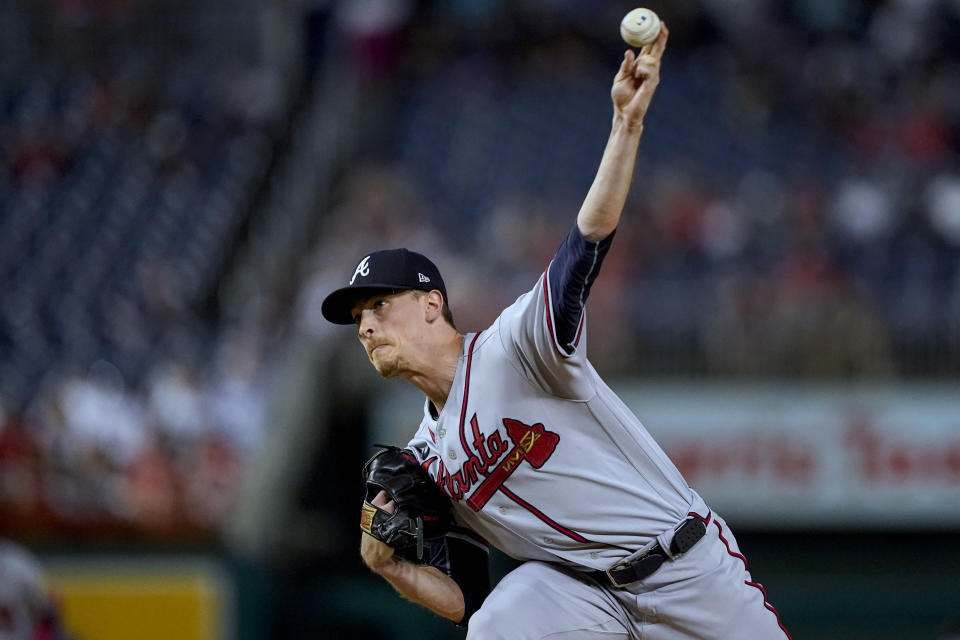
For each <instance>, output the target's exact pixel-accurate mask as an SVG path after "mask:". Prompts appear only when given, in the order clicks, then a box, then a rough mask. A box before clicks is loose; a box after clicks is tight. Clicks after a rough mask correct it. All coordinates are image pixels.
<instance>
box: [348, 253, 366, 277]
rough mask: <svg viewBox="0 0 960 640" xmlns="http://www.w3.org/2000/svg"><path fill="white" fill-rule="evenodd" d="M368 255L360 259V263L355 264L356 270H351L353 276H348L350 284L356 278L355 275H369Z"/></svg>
mask: <svg viewBox="0 0 960 640" xmlns="http://www.w3.org/2000/svg"><path fill="white" fill-rule="evenodd" d="M369 262H370V256H367V257H366V258H364V259H363V260H361V261H360V264H358V265H357V270H356V271H354V272H353V277H352V278H350V284H353V281H354V280H356V279H357V276H368V275H370V264H369Z"/></svg>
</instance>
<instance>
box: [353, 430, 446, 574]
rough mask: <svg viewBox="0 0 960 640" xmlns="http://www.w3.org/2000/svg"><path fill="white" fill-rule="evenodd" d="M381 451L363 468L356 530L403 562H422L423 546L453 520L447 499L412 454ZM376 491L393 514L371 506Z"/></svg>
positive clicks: (395, 448) (389, 448) (391, 449)
mask: <svg viewBox="0 0 960 640" xmlns="http://www.w3.org/2000/svg"><path fill="white" fill-rule="evenodd" d="M377 446H379V447H384V449H383V451H380V452H379V453H377V454H376V455H374V456H373V457H372V458H370V459H369V460H367V463H366V464H364V465H363V481H364V485H365V486H364V491H365V494H364V500H363V511H361V514H360V528H361V529H362V530H363V531H366V532H367V533H369V534H370V535H372V536H373V537H374V538H376V539H377V540H380V541H381V542H383V543H385V544H387V545H389V546H391V547H393V548H394V550H395V552H397V553H399V554H400V555H401V556H402V557H405V558H407V559H411V560H413V559H416V560H422V559H423V543H424V541H425V540H428V541H429V540H433V539H435V538H439V537H442V536H443V535H444V534H446V533H447V531H449V529H450V523H451V522H452V520H453V516H452V514H451V504H450V499H449V498H448V497H447V496H446V494H445V493H443V491H441V490H440V488H439V487H438V486H437V485H436V483H434V481H433V479H432V478H431V477H430V476H429V474H427V472H426V471H424V470H423V469H422V468H421V467H420V463H418V462H417V459H416V458H415V457H414V456H413V454H412V453H410V452H409V451H407V450H405V449H400V448H398V447H390V446H386V445H377ZM380 491H385V492H386V493H387V495H388V496H390V499H391V500H393V503H394V506H395V509H394V511H393V513H390V512H388V511H384V510H383V509H381V508H380V507H377V506H374V505H373V504H371V501H372V500H373V499H374V498H375V497H376V495H377V494H378V493H380Z"/></svg>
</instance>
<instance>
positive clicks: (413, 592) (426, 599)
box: [377, 558, 465, 622]
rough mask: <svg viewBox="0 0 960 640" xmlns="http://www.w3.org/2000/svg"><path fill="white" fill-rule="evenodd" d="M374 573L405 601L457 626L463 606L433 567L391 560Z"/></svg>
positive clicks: (446, 579) (449, 583) (454, 586)
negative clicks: (415, 604) (455, 623)
mask: <svg viewBox="0 0 960 640" xmlns="http://www.w3.org/2000/svg"><path fill="white" fill-rule="evenodd" d="M377 573H379V574H380V575H381V576H383V578H384V579H385V580H386V581H387V582H389V583H390V584H391V585H393V588H394V589H396V590H397V592H398V593H399V594H400V595H401V596H403V597H404V598H406V599H407V600H410V601H411V602H415V603H417V604H419V605H421V606H424V607H426V608H427V609H430V611H433V612H434V613H436V614H437V615H440V616H443V617H444V618H447V619H449V620H452V621H453V622H460V619H461V618H463V613H464V607H465V605H464V599H463V593H462V592H461V591H460V587H459V586H458V585H457V583H456V582H455V581H454V580H453V578H451V577H450V576H448V575H446V574H445V573H443V572H442V571H440V570H439V569H437V568H436V567H432V566H430V565H416V564H413V563H412V562H407V561H406V560H399V559H396V558H395V559H394V560H393V561H392V562H390V563H388V564H386V565H384V566H382V567H380V568H379V569H378V571H377Z"/></svg>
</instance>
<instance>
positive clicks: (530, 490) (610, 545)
mask: <svg viewBox="0 0 960 640" xmlns="http://www.w3.org/2000/svg"><path fill="white" fill-rule="evenodd" d="M550 295H551V292H550V287H549V284H548V281H547V277H546V273H545V274H544V275H543V277H541V278H540V279H539V281H538V282H537V284H536V285H535V286H534V287H533V289H532V290H531V291H530V292H528V293H526V294H524V295H523V296H521V297H520V298H519V299H517V301H516V302H515V303H514V304H512V305H511V306H510V307H508V308H507V309H505V310H504V311H503V313H501V315H500V317H499V318H497V320H496V321H495V322H494V323H493V325H492V326H491V327H490V328H489V329H487V330H485V331H482V332H480V333H475V334H468V335H467V336H466V337H465V339H464V342H463V351H462V353H461V355H460V361H459V363H458V365H457V372H456V376H455V378H454V381H453V387H452V388H451V390H450V395H449V397H448V398H447V402H446V405H445V406H444V408H443V411H441V413H440V415H439V416H436V417H434V416H433V415H432V411H431V409H432V407H431V405H430V404H429V402H427V404H426V407H425V410H424V418H423V422H422V423H421V425H420V428H419V430H418V431H417V433H416V435H415V437H414V438H413V439H412V440H411V441H410V444H409V447H410V448H411V449H413V450H414V451H415V452H417V455H418V457H419V458H420V460H421V462H422V464H423V466H424V469H426V470H427V471H428V472H429V473H430V475H431V476H432V477H434V478H435V479H436V480H437V481H438V484H439V485H440V486H441V487H442V488H443V489H444V490H445V491H446V493H447V494H448V495H449V496H450V497H451V499H452V500H453V503H454V509H455V512H456V514H457V516H458V517H459V519H460V520H461V521H462V522H463V523H464V524H466V525H468V526H469V527H470V528H471V529H473V530H474V531H476V532H477V533H479V534H481V535H483V536H484V537H485V538H487V539H488V540H489V541H490V542H491V543H492V544H493V545H494V546H495V547H497V548H498V549H500V550H501V551H503V552H504V553H507V554H508V555H510V556H512V557H514V558H518V559H524V560H531V559H537V560H547V561H557V560H562V561H564V562H567V563H572V564H575V565H579V566H581V567H584V568H592V569H605V568H607V567H609V566H610V565H612V564H613V563H614V562H616V561H617V560H619V559H621V558H623V557H624V556H625V555H627V554H629V553H630V552H632V551H633V550H635V549H639V548H641V547H643V546H644V545H646V544H647V543H648V542H650V540H651V539H653V538H654V537H656V536H657V535H658V534H660V533H661V532H663V531H664V530H666V529H669V528H671V527H673V526H674V525H675V524H676V523H677V522H678V521H679V520H680V519H682V518H683V517H685V516H686V515H687V513H688V512H689V511H690V506H691V504H693V503H695V502H696V501H697V498H696V494H695V493H694V492H693V491H692V490H691V489H690V487H689V486H687V483H686V482H685V481H684V479H683V477H682V476H681V475H680V473H679V472H678V471H677V469H676V467H675V466H674V465H673V463H671V462H670V460H669V458H667V456H666V454H665V453H664V452H663V450H662V449H661V448H660V447H659V446H658V445H657V443H656V442H654V440H653V438H651V436H650V434H649V433H647V430H646V429H645V428H644V427H643V425H642V424H641V423H640V421H639V420H638V419H637V418H636V416H634V414H633V413H632V412H631V411H630V410H629V409H628V408H627V407H626V406H625V405H624V404H623V402H621V401H620V399H619V398H618V397H617V396H616V395H615V394H614V393H613V392H612V391H611V390H610V388H609V387H608V386H607V385H606V384H605V383H604V382H603V380H601V379H600V376H599V375H598V374H597V372H596V371H595V370H594V368H593V367H592V366H591V365H590V363H589V362H588V361H587V358H586V335H585V330H584V329H585V327H584V326H583V325H584V324H585V322H586V320H585V319H581V326H580V335H579V340H578V342H577V343H576V344H575V346H574V349H573V350H572V352H571V353H569V354H568V353H566V352H565V351H564V349H563V347H562V346H561V345H560V344H559V343H558V342H557V338H556V336H555V335H554V333H553V329H552V327H553V326H554V324H555V323H554V322H553V321H552V318H551V317H550V316H551V313H552V311H551V305H550ZM585 454H587V455H585Z"/></svg>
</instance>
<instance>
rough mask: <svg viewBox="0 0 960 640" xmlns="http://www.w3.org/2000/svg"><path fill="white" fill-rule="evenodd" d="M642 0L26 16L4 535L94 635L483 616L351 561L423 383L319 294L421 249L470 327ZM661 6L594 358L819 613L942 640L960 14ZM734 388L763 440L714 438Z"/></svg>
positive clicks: (959, 319)
mask: <svg viewBox="0 0 960 640" xmlns="http://www.w3.org/2000/svg"><path fill="white" fill-rule="evenodd" d="M632 6H633V5H632V4H631V3H625V2H620V1H616V2H600V1H598V0H594V1H588V0H579V1H578V0H566V1H561V0H556V1H545V0H540V1H538V0H523V1H518V2H507V1H506V0H451V1H449V2H440V1H436V2H414V1H413V0H349V1H347V0H344V1H342V2H337V1H335V0H330V1H324V0H299V1H294V0H287V1H284V0H272V1H270V0H205V1H200V2H198V1H195V2H185V1H179V0H99V1H98V0H43V1H31V0H8V1H6V2H4V3H3V5H2V7H0V36H2V37H0V147H2V158H0V160H2V162H0V286H2V291H3V295H2V298H0V537H5V538H8V539H13V540H16V541H19V542H20V543H22V544H24V545H25V546H26V547H28V548H29V549H30V550H31V551H32V552H33V553H34V554H35V555H36V557H37V558H38V559H39V560H40V562H41V564H42V566H43V567H44V570H45V571H46V573H47V575H48V577H49V578H50V581H51V585H52V589H53V591H54V593H55V594H56V595H57V597H58V598H59V602H60V606H61V609H62V613H63V616H64V618H65V621H66V624H67V627H68V629H70V630H71V632H72V633H73V634H74V636H75V637H77V638H79V639H81V640H97V639H98V638H104V639H110V638H129V637H138V638H151V637H183V638H192V637H196V638H237V639H240V640H248V639H249V640H253V639H254V638H279V637H288V638H289V637H293V638H300V637H304V638H306V637H361V636H362V637H367V638H415V637H416V638H422V637H431V638H447V637H449V638H456V637H462V635H463V634H462V633H461V632H459V631H457V630H456V629H454V628H453V627H452V626H451V625H449V624H447V623H445V622H443V621H440V620H437V619H434V618H432V617H431V616H430V614H427V613H425V612H421V611H420V610H418V609H417V608H416V607H414V606H413V605H409V604H407V603H404V602H402V601H400V600H399V599H398V598H396V597H395V596H394V595H393V594H392V591H391V590H390V588H389V587H388V586H387V585H385V584H384V583H382V581H380V580H378V579H376V578H375V577H373V576H371V575H370V574H369V573H368V572H366V571H364V570H363V568H362V566H361V563H360V561H359V557H358V553H357V551H356V549H357V532H356V527H355V519H356V505H357V499H358V496H359V487H358V486H357V482H358V475H357V474H358V469H359V466H360V463H361V462H362V460H363V459H365V457H366V456H367V455H368V454H369V452H370V451H371V445H370V443H371V442H373V441H374V435H379V436H381V437H387V438H391V439H392V441H395V442H401V441H403V435H402V434H403V433H405V432H407V431H408V430H410V429H412V428H413V427H414V426H415V421H416V420H417V412H418V411H419V407H418V406H417V405H418V401H417V399H416V398H411V397H410V395H409V394H408V393H406V392H405V391H404V390H403V389H401V388H400V386H401V385H400V383H397V384H391V383H382V382H380V381H379V380H378V379H376V376H375V375H374V374H373V373H372V372H371V371H369V366H368V365H367V364H366V362H365V361H364V359H363V356H362V353H361V352H360V350H359V349H357V348H356V346H355V345H354V344H353V343H352V337H351V332H350V331H349V330H338V329H336V328H334V327H331V326H327V325H325V324H324V323H323V321H322V319H321V318H320V316H319V300H321V299H322V296H323V295H324V293H325V292H326V291H327V290H329V289H330V288H331V287H332V286H333V285H334V284H339V283H340V281H342V280H343V279H344V277H345V274H346V275H349V274H347V273H346V270H347V269H348V268H349V265H352V264H354V263H355V262H356V260H357V259H358V258H359V257H361V256H362V255H364V254H365V253H366V252H367V251H368V250H370V249H374V248H379V247H384V246H400V245H405V246H408V247H411V248H416V249H420V250H423V251H425V252H427V253H429V254H430V255H432V256H435V259H436V262H437V263H438V264H439V266H440V268H441V270H442V271H443V273H444V274H445V279H446V280H447V282H448V287H449V289H450V298H451V306H452V309H453V311H454V314H455V316H456V317H457V320H458V324H459V326H460V328H461V329H462V330H468V331H469V330H477V329H480V328H482V327H484V326H486V323H488V322H489V321H490V320H492V318H494V317H495V315H496V313H497V311H498V310H499V309H500V308H502V306H504V305H505V304H507V303H509V302H510V301H511V300H512V299H513V297H515V296H516V295H517V294H518V293H519V292H521V291H522V290H524V289H525V288H526V287H527V286H528V284H529V283H530V282H532V281H533V279H534V278H536V276H537V274H538V273H539V272H540V271H541V270H542V268H543V265H544V264H545V261H546V260H547V259H548V258H549V256H550V255H551V254H552V252H553V250H554V248H555V246H556V245H557V243H558V242H559V241H560V239H561V238H562V236H563V234H564V233H565V231H566V229H567V228H568V225H569V224H570V223H571V221H572V220H573V217H574V215H575V212H576V210H577V209H578V207H579V204H580V200H581V199H582V197H583V195H584V194H585V192H586V189H587V187H588V186H589V182H590V180H591V179H592V176H593V173H594V171H595V168H596V164H597V162H598V160H599V155H600V152H601V151H602V146H603V143H604V141H605V138H606V133H607V127H608V123H609V120H608V118H609V115H610V106H609V98H608V90H609V82H610V78H611V73H612V72H613V71H614V70H615V66H616V63H617V61H618V60H619V58H620V55H621V53H622V50H623V45H622V43H621V42H620V40H619V37H618V34H617V25H618V23H619V19H620V17H621V16H622V15H623V14H624V13H625V12H626V11H627V10H628V9H629V8H631V7H632ZM647 6H650V7H651V8H653V9H655V10H656V11H657V12H658V13H659V14H660V15H661V16H662V17H663V18H664V19H665V20H666V21H667V22H668V24H669V25H670V26H671V31H672V33H671V41H670V46H669V49H668V53H667V57H666V60H665V62H664V68H663V81H662V84H661V86H660V88H659V90H658V94H657V97H656V99H655V101H654V105H653V107H652V109H651V112H650V114H649V116H648V119H647V125H646V131H645V136H644V140H643V143H642V145H641V152H640V161H639V165H638V170H637V179H636V181H635V183H634V184H635V186H634V189H633V192H632V194H631V198H630V201H629V203H628V205H627V210H626V213H625V218H624V223H623V224H622V226H621V229H620V231H619V232H618V237H617V241H616V243H615V246H614V250H613V251H612V253H611V256H610V259H609V260H608V264H607V265H605V274H604V278H602V279H601V280H600V281H599V282H598V283H597V285H596V287H595V290H594V294H593V296H592V298H591V305H590V316H591V318H593V322H592V325H591V329H590V335H589V340H590V350H591V354H592V356H591V358H592V360H593V361H594V363H595V365H596V366H597V368H598V369H599V370H600V371H601V372H602V373H604V374H605V375H606V376H607V377H608V378H610V379H611V380H613V381H614V384H615V386H617V387H618V388H620V389H622V390H623V392H624V395H625V397H630V398H633V399H635V400H636V404H635V405H634V409H635V411H636V412H637V413H638V415H640V417H641V419H643V420H644V421H645V423H647V424H648V426H649V427H650V428H651V431H653V432H654V433H655V434H656V435H657V436H658V437H662V438H664V439H666V440H667V441H669V442H670V444H671V447H673V448H671V447H668V451H670V453H671V455H674V453H675V452H681V453H683V454H684V456H685V457H682V459H678V464H680V465H681V467H683V468H684V469H685V471H687V472H688V477H691V476H692V480H691V481H692V482H693V484H694V485H695V486H696V487H697V488H698V489H701V490H702V491H703V492H704V493H705V494H706V495H707V497H708V500H709V499H711V491H714V492H716V496H715V500H712V502H713V503H714V505H715V506H717V508H718V509H719V510H720V511H723V512H724V513H725V514H728V515H727V519H728V520H729V521H730V522H731V523H732V524H733V525H734V526H735V527H736V528H737V531H738V537H739V538H740V541H741V546H742V547H743V549H744V550H745V552H746V554H747V556H748V557H749V558H750V560H751V569H753V571H754V577H755V579H757V580H759V581H760V582H762V583H764V584H765V585H766V587H767V589H768V592H769V593H770V595H771V600H772V602H773V603H774V604H775V605H776V606H777V607H778V609H779V611H780V612H781V614H782V616H783V619H784V622H785V624H786V625H787V626H788V628H790V629H791V631H792V632H793V635H794V637H795V638H838V637H843V638H867V637H869V638H934V637H939V638H947V637H955V636H953V635H950V634H951V633H956V625H957V620H956V616H957V615H958V612H960V590H958V589H957V584H958V579H960V543H958V542H957V538H958V536H957V533H958V531H960V428H958V427H960V389H958V386H957V376H958V375H960V165H958V160H960V157H958V150H960V137H958V134H960V64H958V61H960V56H958V49H960V5H958V3H956V2H952V1H949V0H941V1H938V0H887V1H885V2H877V3H872V2H863V1H857V0H830V1H829V2H824V1H818V0H791V1H788V2H774V1H773V0H737V1H736V2H733V1H728V0H698V1H694V0H683V1H673V2H660V1H654V0H651V1H650V2H649V3H648V5H647ZM851 399H852V400H851ZM850 403H852V405H851V404H850ZM811 407H813V408H814V409H811ZM406 411H412V413H408V412H406ZM678 411H679V413H678ZM684 411H685V412H686V413H684ZM716 413H722V414H723V415H738V416H740V417H741V419H742V423H741V424H739V425H738V424H730V425H726V426H725V427H724V429H727V431H724V433H733V434H734V435H737V436H738V437H739V438H741V441H742V442H748V443H747V444H746V445H737V446H736V447H733V448H731V449H729V450H725V453H724V455H725V456H726V457H723V456H720V457H714V458H710V457H709V456H707V457H706V458H704V456H705V455H706V454H705V453H704V452H703V451H702V450H698V452H696V451H695V452H694V453H690V452H691V451H692V449H691V448H690V447H691V443H696V442H697V441H698V439H701V438H703V439H704V441H705V442H710V437H711V434H712V433H715V432H714V431H711V430H710V421H709V417H710V416H711V414H716ZM811 415H812V416H813V417H811ZM864 415H866V416H867V417H866V418H864V417H863V416H864ZM851 416H853V417H851ZM890 416H894V418H890V419H888V418H889V417H890ZM854 419H857V420H860V421H859V422H857V424H856V425H854V426H851V427H849V429H848V425H847V422H849V421H851V420H854ZM864 420H865V422H864ZM891 420H892V421H891ZM658 425H659V428H660V429H661V430H663V432H662V434H661V432H660V431H658ZM664 425H671V426H673V425H675V426H676V430H675V431H674V430H673V429H672V427H671V429H664ZM745 425H746V426H745ZM685 429H686V431H685ZM850 429H853V431H851V430H850ZM856 429H859V430H856ZM678 434H679V435H678ZM751 434H753V440H750V436H751ZM851 434H854V435H851ZM856 434H859V436H858V435H856ZM863 434H866V436H864V435H863ZM671 438H679V440H677V441H676V442H674V441H673V440H671ZM851 438H852V439H854V440H855V442H853V444H851ZM856 438H860V439H859V440H857V439H856ZM757 441H762V442H763V443H764V444H763V445H762V446H759V445H758V446H754V445H751V444H749V442H754V443H755V442H757ZM864 442H865V443H867V444H862V443H864ZM858 443H860V444H858ZM743 447H746V448H745V449H744V448H743ZM858 447H860V448H858ZM845 451H846V453H844V452H845ZM691 456H693V457H691ZM771 461H772V462H771ZM821 467H822V468H829V469H831V470H832V471H831V472H830V474H826V475H824V474H820V475H817V473H816V470H817V469H819V468H821ZM811 468H812V469H813V471H811ZM831 474H832V475H831ZM758 495H759V497H757V496H758ZM838 496H839V497H838ZM841 498H842V499H841ZM717 503H719V504H717ZM494 564H495V566H494V568H495V572H497V573H502V572H503V571H505V570H506V569H508V568H509V566H510V563H509V561H507V560H506V559H504V558H502V557H497V558H495V563H494ZM518 606H522V603H518Z"/></svg>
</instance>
